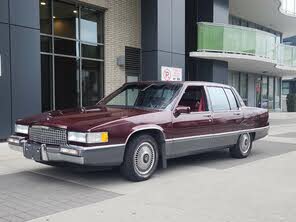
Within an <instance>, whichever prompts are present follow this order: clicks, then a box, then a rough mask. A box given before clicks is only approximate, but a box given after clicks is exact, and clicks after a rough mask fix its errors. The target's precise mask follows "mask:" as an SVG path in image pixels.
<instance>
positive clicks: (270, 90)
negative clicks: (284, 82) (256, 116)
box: [268, 77, 274, 109]
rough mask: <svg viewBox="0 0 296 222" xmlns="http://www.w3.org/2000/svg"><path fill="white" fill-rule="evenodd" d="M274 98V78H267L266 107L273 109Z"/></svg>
mask: <svg viewBox="0 0 296 222" xmlns="http://www.w3.org/2000/svg"><path fill="white" fill-rule="evenodd" d="M273 100H274V78H273V77H269V78H268V109H273V108H274V107H273V102H274V101H273Z"/></svg>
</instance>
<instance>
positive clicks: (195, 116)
mask: <svg viewBox="0 0 296 222" xmlns="http://www.w3.org/2000/svg"><path fill="white" fill-rule="evenodd" d="M268 119H269V115H268V111H267V110H265V109H260V108H253V107H246V106H245V104H244V102H243V100H242V99H241V97H240V96H239V94H238V93H237V91H236V90H235V89H234V88H233V87H230V86H227V85H222V84H215V83H206V82H137V83H127V84H125V85H123V86H122V87H121V88H119V89H118V90H117V91H115V92H114V93H112V94H111V95H109V96H107V97H106V98H104V99H102V100H101V101H100V102H98V103H97V104H96V105H95V106H92V107H82V108H76V109H68V110H56V111H51V112H46V113H43V114H40V115H37V116H33V117H29V118H25V119H20V120H18V121H17V122H16V124H15V134H14V135H12V136H11V137H10V138H9V139H8V143H9V145H10V147H11V148H12V149H14V150H17V151H20V152H22V153H23V155H24V156H25V157H26V158H28V159H32V160H35V161H36V162H39V163H45V164H50V165H55V164H58V163H65V164H66V163H68V164H75V165H80V166H100V167H101V166H102V167H106V166H108V167H110V166H111V167H113V166H120V170H121V172H122V174H123V176H124V177H125V178H127V179H129V180H131V181H143V180H147V179H148V178H150V177H151V176H152V175H153V173H154V172H155V170H156V168H157V165H158V164H161V165H162V167H164V168H166V167H167V160H168V159H170V158H177V157H182V156H187V155H193V154H197V153H202V152H208V151H212V150H217V149H226V148H227V149H229V151H230V154H231V156H232V157H234V158H246V157H247V156H248V155H249V154H250V152H251V149H252V143H253V142H254V141H255V140H258V139H260V138H263V137H265V136H266V135H267V134H268V130H269V120H268Z"/></svg>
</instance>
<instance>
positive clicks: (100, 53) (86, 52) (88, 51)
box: [81, 44, 104, 59]
mask: <svg viewBox="0 0 296 222" xmlns="http://www.w3.org/2000/svg"><path fill="white" fill-rule="evenodd" d="M81 50H82V57H83V58H93V59H104V47H103V46H101V45H99V46H97V45H86V44H82V45H81Z"/></svg>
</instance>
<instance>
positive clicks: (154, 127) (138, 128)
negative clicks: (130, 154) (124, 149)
mask: <svg viewBox="0 0 296 222" xmlns="http://www.w3.org/2000/svg"><path fill="white" fill-rule="evenodd" d="M151 129H152V130H158V131H160V132H161V134H162V136H163V139H164V140H165V139H166V137H165V134H164V129H163V128H162V127H160V126H158V125H155V124H146V125H141V126H135V127H133V128H132V132H131V133H130V134H129V135H128V137H127V139H126V141H125V145H126V144H127V142H128V140H129V139H130V137H131V136H132V135H133V134H134V133H137V132H140V131H144V130H151Z"/></svg>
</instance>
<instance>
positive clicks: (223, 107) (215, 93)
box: [208, 87, 230, 112]
mask: <svg viewBox="0 0 296 222" xmlns="http://www.w3.org/2000/svg"><path fill="white" fill-rule="evenodd" d="M208 90H209V95H210V98H211V102H212V108H213V111H214V112H218V111H227V110H230V107H229V103H228V100H227V97H226V94H225V92H224V90H223V88H221V87H208Z"/></svg>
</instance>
